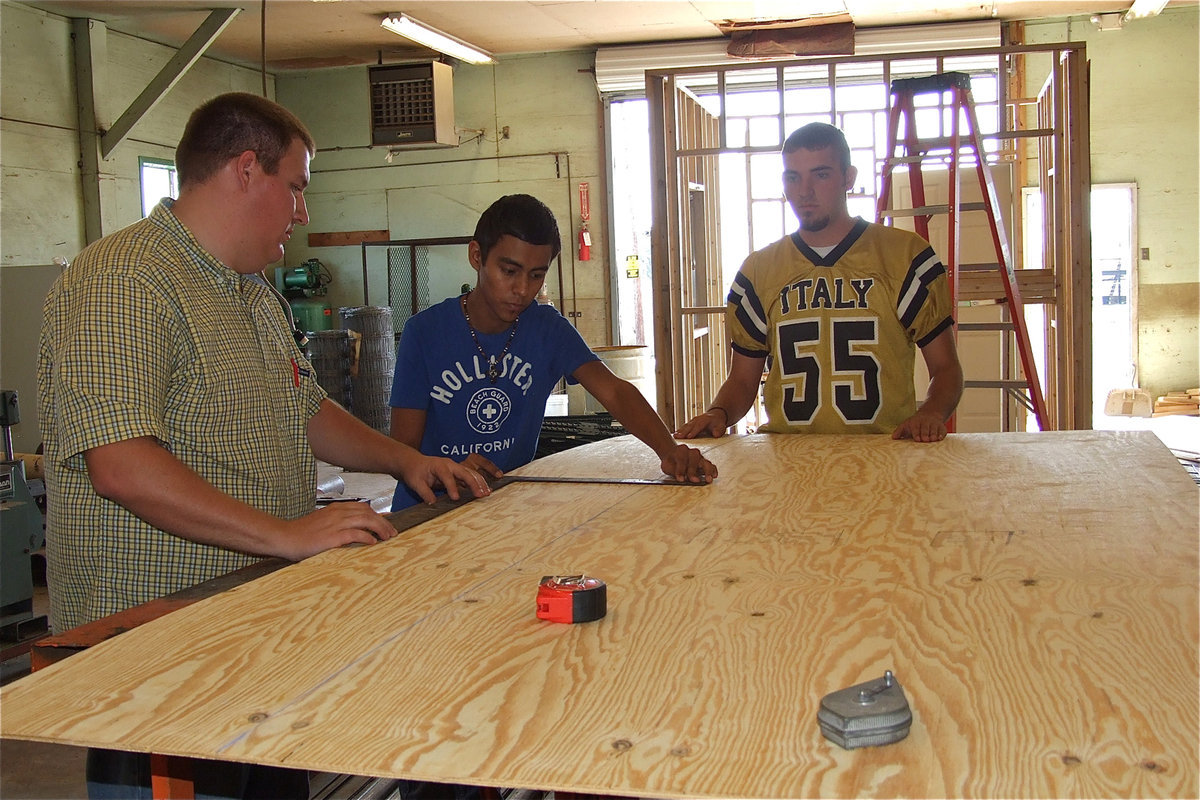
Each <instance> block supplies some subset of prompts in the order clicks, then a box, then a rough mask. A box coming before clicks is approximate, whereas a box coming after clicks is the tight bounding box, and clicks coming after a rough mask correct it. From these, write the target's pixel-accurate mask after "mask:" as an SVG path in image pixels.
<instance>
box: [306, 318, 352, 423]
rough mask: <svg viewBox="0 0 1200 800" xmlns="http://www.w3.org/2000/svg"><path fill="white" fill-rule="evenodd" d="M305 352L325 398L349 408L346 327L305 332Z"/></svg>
mask: <svg viewBox="0 0 1200 800" xmlns="http://www.w3.org/2000/svg"><path fill="white" fill-rule="evenodd" d="M305 355H307V356H308V360H309V362H310V363H311V364H312V366H313V370H314V371H315V372H316V375H317V383H319V384H320V385H321V388H322V389H324V390H325V392H326V394H328V395H329V399H330V400H333V401H334V402H335V403H337V404H338V405H340V406H341V407H342V408H345V409H349V408H350V406H351V405H352V403H353V398H352V397H351V395H350V334H349V333H347V332H346V331H342V330H338V331H312V332H311V333H309V334H308V344H307V345H306V346H305Z"/></svg>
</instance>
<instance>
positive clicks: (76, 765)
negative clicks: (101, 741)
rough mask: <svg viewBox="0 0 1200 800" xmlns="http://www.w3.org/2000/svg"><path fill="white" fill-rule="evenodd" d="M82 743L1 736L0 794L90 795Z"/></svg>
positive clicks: (38, 797)
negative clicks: (32, 740)
mask: <svg viewBox="0 0 1200 800" xmlns="http://www.w3.org/2000/svg"><path fill="white" fill-rule="evenodd" d="M85 753H86V751H85V750H84V749H83V748H82V747H67V746H66V745H61V744H44V743H41V742H21V741H17V740H15V739H0V797H3V798H4V800H75V798H85V797H87V791H86V789H85V786H84V781H83V767H84V754H85Z"/></svg>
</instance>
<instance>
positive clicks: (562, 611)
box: [537, 575, 608, 623]
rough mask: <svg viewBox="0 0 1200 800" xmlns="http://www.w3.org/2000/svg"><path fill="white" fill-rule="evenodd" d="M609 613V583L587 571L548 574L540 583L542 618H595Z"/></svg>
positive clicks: (538, 604) (538, 602) (538, 599)
mask: <svg viewBox="0 0 1200 800" xmlns="http://www.w3.org/2000/svg"><path fill="white" fill-rule="evenodd" d="M607 613H608V587H607V586H605V584H604V581H602V580H600V579H599V578H590V577H588V576H587V575H547V576H546V577H544V578H542V580H541V583H539V584H538V593H537V615H538V619H545V620H549V621H550V622H567V623H573V622H591V621H593V620H597V619H600V618H601V617H603V616H604V615H605V614H607Z"/></svg>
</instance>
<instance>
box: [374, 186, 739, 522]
mask: <svg viewBox="0 0 1200 800" xmlns="http://www.w3.org/2000/svg"><path fill="white" fill-rule="evenodd" d="M561 247H562V243H561V238H560V236H559V232H558V223H557V222H556V221H555V219H554V215H553V213H551V211H550V209H549V208H547V207H546V205H545V204H544V203H542V202H541V201H540V200H538V199H537V198H534V197H531V196H529V195H525V194H513V195H507V196H505V197H502V198H500V199H499V200H497V201H496V202H495V203H493V204H492V205H491V207H489V208H488V209H487V210H486V211H484V212H483V215H482V216H481V217H480V218H479V224H478V225H477V226H476V228H475V235H474V237H473V238H472V239H471V242H470V243H469V244H468V245H467V257H468V259H469V260H470V262H471V266H472V267H473V268H474V269H475V271H476V272H477V273H478V278H477V280H476V283H475V288H474V289H471V290H470V291H468V292H466V293H465V294H463V295H461V296H460V297H453V298H450V299H448V300H444V301H442V302H441V303H439V304H437V305H435V306H432V307H430V308H428V309H426V310H424V311H422V312H421V313H419V314H417V315H415V316H414V317H412V318H411V319H409V320H408V322H406V323H405V325H404V333H403V335H401V337H400V343H399V346H398V348H397V353H396V372H395V376H394V378H393V382H392V395H391V403H390V404H391V407H392V427H391V434H392V438H394V439H397V440H399V441H401V442H404V443H406V444H409V445H410V446H412V447H418V448H419V449H420V450H421V452H422V453H425V454H427V455H440V456H448V457H450V458H454V459H456V460H458V461H461V462H462V463H463V464H466V465H467V466H470V467H472V468H474V469H476V470H478V471H480V472H482V473H484V474H486V475H491V476H492V477H500V476H501V475H502V474H503V471H504V470H509V469H514V468H516V467H519V466H521V465H522V464H526V463H528V462H529V461H531V460H533V457H534V454H535V453H536V451H537V441H538V434H539V432H540V431H541V427H542V420H543V418H544V416H545V410H546V398H547V397H549V395H550V392H551V390H552V389H553V388H554V386H555V384H557V383H558V381H559V380H560V379H561V378H562V377H564V376H567V377H568V378H569V379H570V380H571V381H572V382H578V383H580V384H582V385H583V388H585V389H586V390H587V391H588V392H590V393H591V394H592V396H593V397H595V398H596V400H598V401H599V402H600V403H601V404H602V405H603V406H604V407H605V408H606V409H607V410H608V411H609V413H611V414H612V415H613V417H614V418H615V419H616V420H617V421H618V422H620V423H621V424H622V425H623V426H624V427H625V429H626V430H628V431H629V432H630V433H632V434H633V435H634V436H637V437H638V438H639V439H641V440H642V441H643V442H645V443H646V444H647V445H648V446H649V447H650V449H652V450H653V451H654V452H655V453H656V454H657V455H658V457H659V458H660V459H661V467H662V471H663V472H664V473H666V474H667V475H670V476H672V477H674V478H675V479H676V480H680V481H692V482H694V483H708V482H710V481H711V480H712V479H713V478H715V477H716V475H717V468H716V466H714V465H713V464H712V462H710V461H709V460H708V459H706V458H704V456H703V455H702V454H701V453H700V451H699V450H697V449H695V448H693V447H688V446H685V445H681V444H680V443H679V442H677V441H676V440H675V439H674V438H673V437H672V435H671V432H670V431H668V430H667V427H666V426H665V425H664V424H663V422H662V420H661V419H660V418H659V416H658V414H657V413H656V412H655V411H654V409H653V408H651V407H650V404H649V403H647V402H646V399H645V398H644V397H642V394H641V392H639V391H638V389H637V387H635V386H634V385H633V384H631V383H630V382H629V381H626V380H622V379H621V378H618V377H617V376H616V375H614V374H613V373H612V371H611V370H609V368H608V367H607V366H605V364H604V363H603V362H602V361H600V359H599V358H598V357H597V356H596V354H595V353H593V352H592V351H591V349H590V348H589V347H588V346H587V344H585V343H584V341H583V338H582V337H581V336H580V335H579V332H578V331H576V330H575V327H574V326H573V325H571V323H570V322H568V321H567V320H566V319H564V318H563V316H562V315H561V314H559V313H558V311H557V310H555V309H554V307H553V306H546V305H540V304H539V303H537V302H536V299H535V298H536V297H537V294H538V292H539V291H540V290H541V288H542V284H543V283H544V282H545V280H546V271H547V270H548V269H549V268H550V262H551V261H552V260H553V259H554V258H555V257H556V256H557V255H558V253H559V250H560V249H561ZM419 499H420V498H418V497H417V495H415V494H413V493H411V492H409V490H408V488H407V487H406V486H404V485H403V484H400V485H398V486H397V487H396V494H395V497H394V498H393V500H392V510H393V511H398V510H400V509H402V508H406V507H408V506H411V505H414V504H416V503H417V502H418V500H419Z"/></svg>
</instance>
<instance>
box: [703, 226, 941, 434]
mask: <svg viewBox="0 0 1200 800" xmlns="http://www.w3.org/2000/svg"><path fill="white" fill-rule="evenodd" d="M728 300H729V305H728V307H727V309H726V312H725V319H726V324H727V326H728V329H729V336H730V339H731V340H732V345H733V347H734V349H735V350H737V351H738V352H740V353H743V354H744V355H748V356H752V357H759V358H761V357H763V356H766V357H767V361H768V364H769V369H768V375H767V382H766V388H765V391H764V397H763V400H764V403H765V405H766V410H767V419H768V421H767V424H766V425H764V426H763V427H762V428H760V430H762V431H766V432H771V433H891V432H892V430H894V429H895V428H896V426H897V425H899V424H900V423H901V422H903V421H904V420H906V419H907V418H908V417H910V416H912V414H913V413H914V412H915V411H916V409H917V400H916V392H915V391H914V388H913V357H914V353H915V349H914V347H913V345H914V344H916V345H917V346H918V347H921V346H924V345H925V344H927V343H928V342H930V341H932V340H933V339H934V337H936V336H937V335H938V334H939V333H941V332H942V331H943V330H945V329H946V328H948V327H950V326H951V325H952V324H953V320H952V317H951V313H950V312H951V309H950V290H949V284H948V283H947V279H946V269H945V267H943V266H942V263H941V262H940V261H939V260H938V257H937V255H936V254H935V253H934V252H933V248H932V247H930V246H929V243H928V242H926V241H925V240H924V239H922V238H920V237H919V236H917V235H916V234H914V233H911V232H909V231H904V230H899V229H896V228H891V227H887V226H884V225H876V224H871V223H867V222H866V221H864V220H862V219H859V220H858V221H857V222H856V223H855V226H854V228H853V229H852V230H851V231H850V233H849V234H847V236H846V238H845V239H843V240H842V241H841V243H840V244H838V245H837V246H836V247H834V248H833V250H831V251H830V252H829V253H828V255H825V256H821V255H820V254H818V253H817V252H815V251H814V250H813V249H812V248H810V247H809V246H808V245H807V244H805V243H804V241H803V240H802V239H801V238H800V236H799V234H797V233H793V234H792V235H790V236H785V237H784V238H782V239H780V240H779V241H777V242H775V243H774V244H771V245H768V246H767V247H764V248H763V249H761V250H758V251H756V252H754V253H752V254H750V256H749V257H748V258H747V259H746V261H745V262H744V263H743V264H742V267H741V269H740V270H738V274H737V276H736V277H735V278H734V280H733V286H732V287H731V288H730V290H729V298H728Z"/></svg>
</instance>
